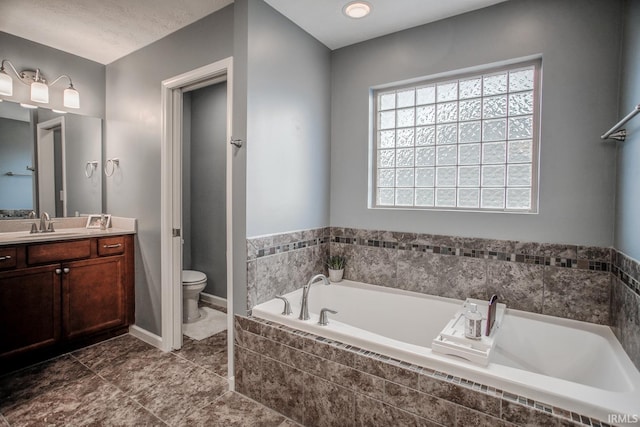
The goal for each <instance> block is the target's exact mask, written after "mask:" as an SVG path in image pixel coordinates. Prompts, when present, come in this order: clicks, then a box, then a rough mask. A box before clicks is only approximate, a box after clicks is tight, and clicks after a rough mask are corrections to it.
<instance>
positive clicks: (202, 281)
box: [182, 270, 207, 323]
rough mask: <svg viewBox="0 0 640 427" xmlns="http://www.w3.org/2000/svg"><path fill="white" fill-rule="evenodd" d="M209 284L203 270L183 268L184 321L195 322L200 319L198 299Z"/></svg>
mask: <svg viewBox="0 0 640 427" xmlns="http://www.w3.org/2000/svg"><path fill="white" fill-rule="evenodd" d="M206 286H207V275H206V274H204V273H203V272H201V271H195V270H182V321H183V322H184V323H193V322H195V321H197V320H200V317H201V314H200V310H198V299H199V298H200V292H202V291H203V290H204V288H205V287H206Z"/></svg>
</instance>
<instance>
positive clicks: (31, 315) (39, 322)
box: [0, 265, 61, 356]
mask: <svg viewBox="0 0 640 427" xmlns="http://www.w3.org/2000/svg"><path fill="white" fill-rule="evenodd" d="M59 271H60V266H59V265H52V266H44V267H35V268H25V269H18V270H13V271H10V272H4V273H0V356H11V355H14V354H16V353H19V352H23V351H28V350H35V349H38V348H41V347H45V346H48V345H51V344H53V343H55V342H56V341H58V340H59V339H60V286H61V281H60V275H59Z"/></svg>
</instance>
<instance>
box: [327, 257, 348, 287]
mask: <svg viewBox="0 0 640 427" xmlns="http://www.w3.org/2000/svg"><path fill="white" fill-rule="evenodd" d="M346 263H347V260H346V258H345V257H343V256H340V255H333V256H330V257H329V261H327V267H329V280H331V281H332V282H340V281H341V280H342V276H343V275H344V266H345V264H346Z"/></svg>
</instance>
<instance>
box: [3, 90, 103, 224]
mask: <svg viewBox="0 0 640 427" xmlns="http://www.w3.org/2000/svg"><path fill="white" fill-rule="evenodd" d="M102 163H103V162H102V120H101V119H99V118H95V117H87V116H80V115H77V114H59V113H55V112H53V111H50V110H47V109H43V108H38V109H29V108H24V107H22V106H20V104H17V103H13V102H7V101H4V102H0V220H2V219H12V218H26V217H27V216H28V215H29V212H31V211H36V212H37V213H40V212H48V213H49V214H50V215H51V216H52V217H53V216H55V217H64V216H74V215H78V214H89V213H99V212H102Z"/></svg>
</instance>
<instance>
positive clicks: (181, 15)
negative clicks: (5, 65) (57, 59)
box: [0, 0, 233, 64]
mask: <svg viewBox="0 0 640 427" xmlns="http://www.w3.org/2000/svg"><path fill="white" fill-rule="evenodd" d="M231 3H233V0H188V1H176V0H0V31H4V32H5V33H10V34H13V35H16V36H18V37H22V38H25V39H29V40H33V41H35V42H38V43H41V44H44V45H47V46H50V47H53V48H56V49H60V50H63V51H65V52H69V53H73V54H74V55H78V56H81V57H83V58H87V59H91V60H93V61H96V62H100V63H102V64H108V63H110V62H113V61H115V60H116V59H118V58H121V57H123V56H125V55H127V54H129V53H131V52H133V51H135V50H138V49H140V48H141V47H143V46H146V45H148V44H151V43H153V42H154V41H156V40H159V39H161V38H163V37H164V36H166V35H168V34H170V33H173V32H174V31H176V30H178V29H180V28H182V27H185V26H187V25H189V24H191V23H193V22H195V21H197V20H198V19H200V18H202V17H204V16H207V15H209V14H211V13H213V12H215V11H216V10H218V9H221V8H223V7H224V6H226V5H228V4H231Z"/></svg>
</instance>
